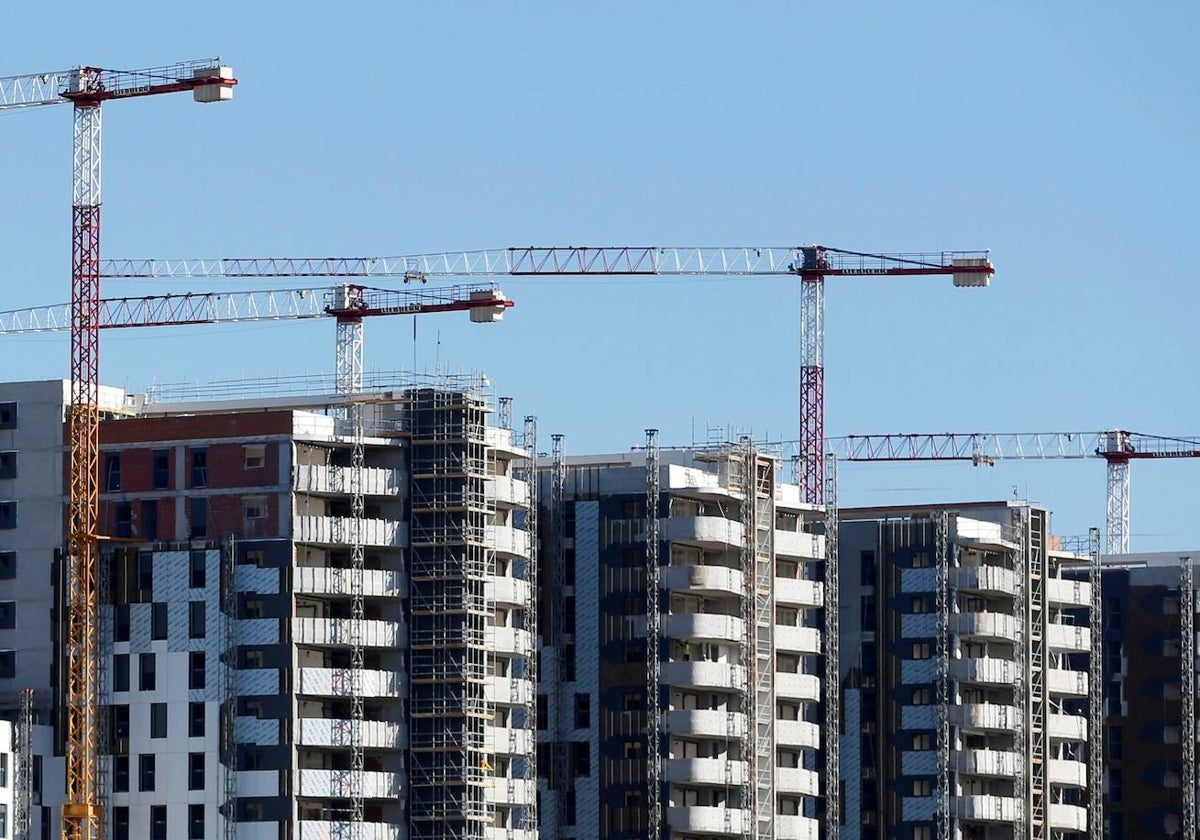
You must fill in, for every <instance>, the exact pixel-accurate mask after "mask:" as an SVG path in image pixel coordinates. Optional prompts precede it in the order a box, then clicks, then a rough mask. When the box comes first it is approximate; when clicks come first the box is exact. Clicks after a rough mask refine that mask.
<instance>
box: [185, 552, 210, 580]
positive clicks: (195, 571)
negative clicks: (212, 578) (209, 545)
mask: <svg viewBox="0 0 1200 840" xmlns="http://www.w3.org/2000/svg"><path fill="white" fill-rule="evenodd" d="M189 562H190V563H191V572H190V574H189V575H188V586H190V587H191V588H192V589H203V588H204V585H205V577H204V574H205V565H206V563H207V557H206V556H205V553H204V551H203V550H201V551H193V552H192V553H191V558H190V560H189Z"/></svg>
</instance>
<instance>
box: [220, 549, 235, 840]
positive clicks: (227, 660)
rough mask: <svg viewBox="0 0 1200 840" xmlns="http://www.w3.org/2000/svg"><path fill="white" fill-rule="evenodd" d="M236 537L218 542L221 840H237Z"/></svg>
mask: <svg viewBox="0 0 1200 840" xmlns="http://www.w3.org/2000/svg"><path fill="white" fill-rule="evenodd" d="M237 613H238V588H237V535H236V534H233V533H232V532H231V533H228V534H226V535H225V539H224V540H222V541H221V641H222V645H221V647H222V648H223V649H224V650H223V655H222V657H221V658H222V659H223V660H224V665H225V667H224V671H223V673H224V686H223V687H224V692H223V694H224V697H223V698H222V704H221V705H222V709H221V766H222V773H221V781H222V784H223V787H224V795H223V796H222V800H221V801H222V804H221V808H222V810H223V811H224V814H225V840H237V817H238V814H237V633H236V629H237Z"/></svg>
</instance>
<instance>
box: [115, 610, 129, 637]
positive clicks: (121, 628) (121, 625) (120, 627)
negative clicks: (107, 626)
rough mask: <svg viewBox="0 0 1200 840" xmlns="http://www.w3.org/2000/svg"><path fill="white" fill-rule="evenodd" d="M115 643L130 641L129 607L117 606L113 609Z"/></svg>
mask: <svg viewBox="0 0 1200 840" xmlns="http://www.w3.org/2000/svg"><path fill="white" fill-rule="evenodd" d="M113 641H114V642H128V641H129V605H128V604H117V606H115V607H113Z"/></svg>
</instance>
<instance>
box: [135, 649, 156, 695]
mask: <svg viewBox="0 0 1200 840" xmlns="http://www.w3.org/2000/svg"><path fill="white" fill-rule="evenodd" d="M138 691H154V654H153V653H139V654H138Z"/></svg>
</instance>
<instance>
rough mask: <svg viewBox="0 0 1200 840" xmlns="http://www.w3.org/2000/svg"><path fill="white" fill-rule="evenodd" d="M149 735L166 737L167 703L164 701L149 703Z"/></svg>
mask: <svg viewBox="0 0 1200 840" xmlns="http://www.w3.org/2000/svg"><path fill="white" fill-rule="evenodd" d="M150 737H151V738H166V737H167V704H166V703H151V704H150Z"/></svg>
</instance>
